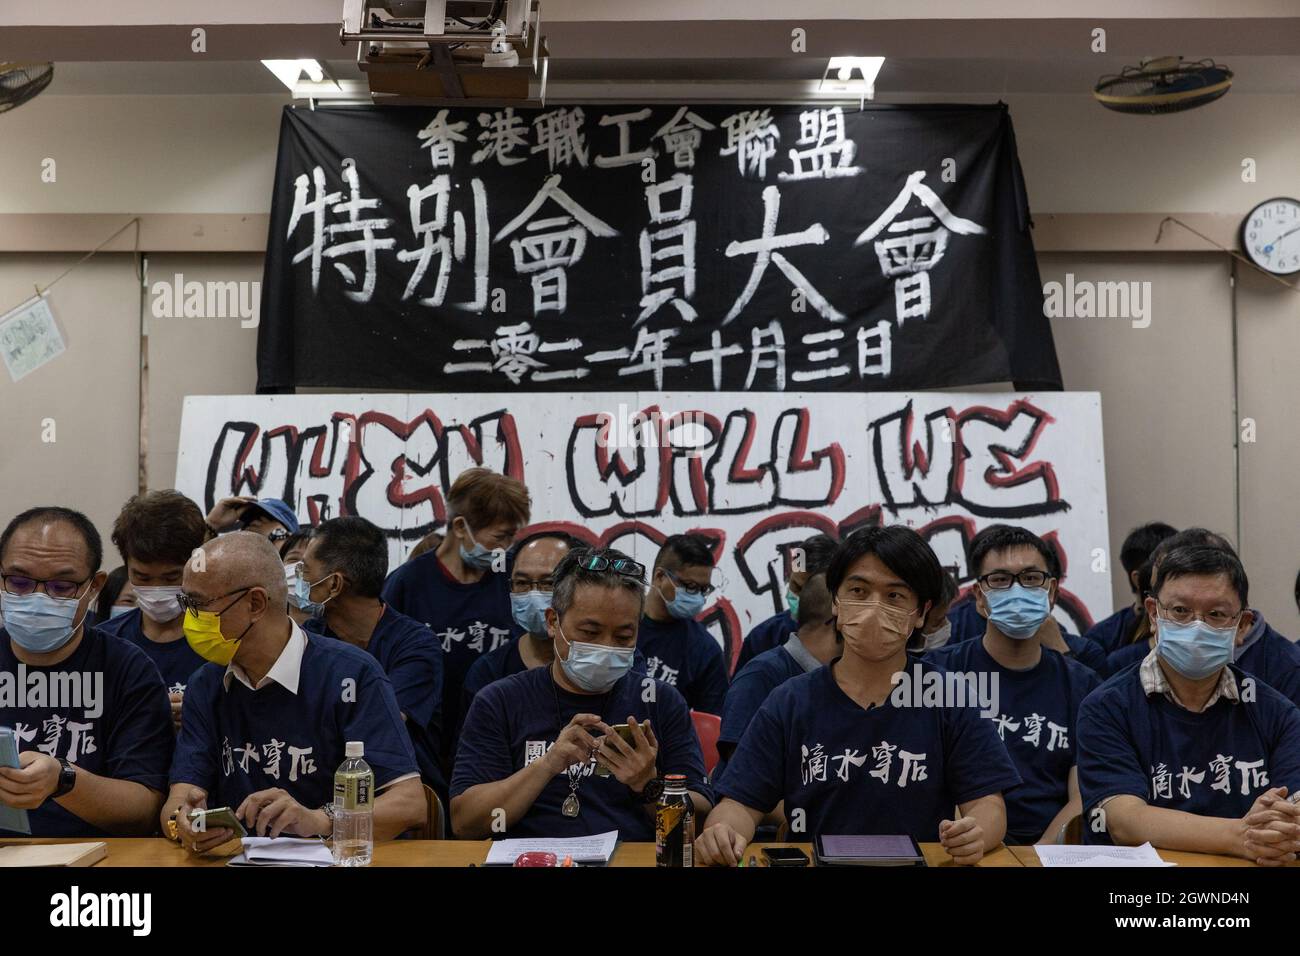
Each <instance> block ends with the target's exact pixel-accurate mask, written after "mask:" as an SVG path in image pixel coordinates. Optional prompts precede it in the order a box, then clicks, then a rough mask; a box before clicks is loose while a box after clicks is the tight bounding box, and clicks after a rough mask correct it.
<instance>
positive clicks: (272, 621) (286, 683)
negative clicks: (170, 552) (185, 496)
mask: <svg viewBox="0 0 1300 956" xmlns="http://www.w3.org/2000/svg"><path fill="white" fill-rule="evenodd" d="M286 599H287V589H286V585H285V580H284V566H283V565H282V564H281V563H280V555H279V553H278V552H277V551H276V549H275V546H274V545H273V544H271V542H270V541H269V540H268V539H267V538H266V537H264V536H262V535H259V534H254V533H253V532H251V531H237V532H232V533H230V534H226V535H222V536H221V537H220V538H217V539H215V540H213V541H209V542H208V543H207V544H205V545H204V546H203V547H202V548H201V549H199V551H197V552H196V553H195V555H194V557H193V558H192V559H191V560H190V562H189V563H188V564H187V565H186V567H185V576H184V580H183V582H182V593H181V597H180V601H181V604H182V606H183V607H184V608H185V615H184V622H183V627H184V629H185V637H186V640H188V641H189V642H190V646H191V647H193V648H194V650H195V651H196V652H197V653H198V654H199V656H201V657H203V658H204V659H205V660H207V661H208V662H209V663H207V664H204V665H203V666H202V667H200V668H199V669H198V671H196V672H195V674H194V676H193V677H192V678H191V680H190V684H189V687H188V688H187V690H186V694H185V713H184V718H183V720H182V723H181V732H180V736H179V737H178V738H177V741H176V755H175V758H174V759H173V761H172V767H171V776H170V782H171V791H170V793H169V794H168V798H167V801H166V803H165V804H164V806H163V810H162V814H161V819H162V821H163V826H164V832H165V833H166V832H168V830H169V828H168V826H167V824H168V823H169V822H170V821H174V822H175V830H176V833H177V839H178V841H179V842H180V843H181V844H182V845H183V846H185V847H186V848H188V849H189V850H190V851H191V852H194V853H205V852H207V851H209V850H212V849H214V848H216V847H217V846H220V845H221V844H222V843H225V842H226V841H228V840H229V839H230V838H231V837H232V836H233V833H232V832H231V831H230V830H227V829H216V830H207V831H205V832H198V831H196V830H195V829H194V828H193V827H192V826H191V825H190V811H191V810H193V809H195V808H200V807H208V808H212V807H222V806H226V807H230V808H231V809H232V810H234V811H235V813H236V815H237V816H238V817H239V819H240V821H241V822H242V823H243V824H244V826H245V828H246V829H247V830H248V831H249V833H250V834H252V835H256V836H272V837H274V836H280V835H285V836H302V837H306V836H322V837H328V836H330V835H331V834H332V832H333V828H334V819H333V814H332V810H333V790H334V771H335V770H336V769H337V768H338V766H339V764H341V763H342V762H343V759H344V754H343V750H344V745H345V744H346V743H347V742H348V741H354V740H358V741H361V742H362V743H363V744H364V745H365V759H366V763H368V764H369V765H370V766H371V768H372V769H373V770H374V773H375V789H376V794H377V796H376V798H375V803H374V813H375V816H374V835H375V840H376V841H379V840H390V839H393V838H394V837H396V836H398V835H399V834H401V833H402V832H404V831H405V830H408V829H410V828H411V827H413V826H415V825H417V824H419V823H420V822H421V821H422V820H423V819H424V793H423V790H422V788H421V785H420V778H419V773H418V771H417V769H416V765H415V755H414V753H412V751H411V743H410V740H409V738H408V737H407V735H406V731H405V729H404V728H403V726H402V715H401V712H400V711H399V710H398V707H397V699H396V698H395V697H394V695H393V689H392V686H391V685H390V684H389V682H388V679H387V678H386V677H385V676H384V672H383V669H382V668H381V667H380V666H379V664H378V662H376V661H375V659H374V658H372V657H371V656H370V655H369V654H367V653H365V652H364V651H362V650H359V649H358V648H355V647H352V646H351V645H348V644H345V643H343V642H342V641H335V640H331V639H329V638H325V637H319V636H316V635H311V634H307V633H305V632H304V631H303V630H302V628H300V627H299V626H298V625H297V624H296V623H294V622H293V621H292V620H291V619H290V618H289V615H288V612H287V609H286V606H287V605H286Z"/></svg>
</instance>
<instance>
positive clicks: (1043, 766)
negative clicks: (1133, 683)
mask: <svg viewBox="0 0 1300 956" xmlns="http://www.w3.org/2000/svg"><path fill="white" fill-rule="evenodd" d="M926 657H927V659H930V660H933V661H935V662H937V663H938V664H939V665H940V666H941V667H943V668H944V669H945V670H948V671H958V672H961V673H967V674H979V673H988V674H997V675H998V693H997V699H998V704H997V707H998V713H997V715H996V716H994V717H990V718H988V719H989V720H990V721H991V722H992V724H993V726H994V727H995V728H996V729H997V732H998V737H1000V738H1001V740H1002V743H1003V744H1005V745H1006V748H1007V752H1008V753H1009V754H1010V755H1011V759H1012V760H1013V761H1014V762H1015V765H1016V771H1017V772H1018V773H1019V774H1020V778H1021V780H1022V781H1024V782H1023V783H1021V784H1020V786H1018V787H1016V788H1015V789H1013V790H1010V791H1008V792H1007V793H1005V794H1003V797H1004V798H1005V800H1006V803H1007V837H1006V842H1007V843H1023V844H1029V843H1037V842H1038V840H1039V838H1040V837H1042V836H1043V831H1045V830H1046V829H1047V826H1048V824H1050V823H1051V822H1052V820H1053V818H1055V816H1056V815H1057V814H1058V813H1059V812H1060V811H1061V808H1062V807H1064V806H1065V805H1066V803H1068V802H1069V799H1070V790H1069V780H1070V768H1071V767H1073V766H1074V765H1075V761H1076V752H1075V721H1076V719H1077V718H1078V716H1079V705H1080V704H1081V703H1083V699H1084V698H1085V697H1087V696H1088V694H1090V693H1091V692H1092V691H1093V690H1094V689H1096V687H1097V686H1098V685H1099V684H1100V683H1101V681H1100V680H1098V678H1097V675H1096V674H1094V673H1093V672H1092V671H1091V670H1089V669H1088V668H1087V667H1084V666H1083V665H1082V664H1081V663H1079V662H1078V661H1076V660H1074V659H1073V658H1071V657H1066V656H1065V655H1063V654H1060V653H1058V652H1057V651H1054V650H1051V649H1050V648H1046V647H1044V648H1043V649H1042V656H1041V657H1040V658H1039V660H1038V663H1037V664H1036V665H1035V666H1033V667H1031V668H1029V669H1028V670H1021V671H1017V670H1010V669H1008V668H1005V667H1003V666H1002V665H1001V664H999V663H998V662H997V661H995V660H994V659H993V658H992V656H991V655H990V654H989V652H988V651H987V650H986V649H985V648H984V642H983V641H982V640H980V641H965V642H963V643H961V644H957V645H954V646H952V647H941V648H936V649H935V650H933V651H930V653H929V654H927V655H926ZM1048 839H1049V840H1050V839H1051V836H1050V835H1049V836H1048Z"/></svg>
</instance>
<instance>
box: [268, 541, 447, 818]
mask: <svg viewBox="0 0 1300 956" xmlns="http://www.w3.org/2000/svg"><path fill="white" fill-rule="evenodd" d="M387 573H388V540H387V539H386V538H385V537H384V532H383V531H381V530H380V529H379V528H378V527H377V526H376V525H374V524H372V523H371V522H369V521H367V520H366V519H365V518H360V517H355V516H345V517H342V518H331V519H330V520H328V521H323V522H321V524H320V525H319V526H317V528H316V530H315V532H314V533H313V535H312V537H311V540H310V541H309V542H308V544H307V552H306V554H304V555H303V559H302V561H301V563H300V564H299V566H298V569H297V573H296V574H295V575H294V578H293V584H292V585H291V586H293V587H296V589H297V592H298V598H299V600H298V604H299V606H301V607H304V608H307V609H308V610H310V611H311V612H312V613H313V614H314V615H315V616H314V617H313V618H312V619H311V620H310V621H308V622H307V624H306V625H305V628H306V630H308V631H311V632H313V633H317V634H323V635H325V636H326V637H332V638H335V639H337V640H340V641H345V642H347V643H348V644H351V645H352V646H353V647H359V648H361V649H362V650H363V651H365V652H366V653H368V654H369V655H370V656H371V657H373V658H374V659H375V660H377V661H378V662H379V664H380V666H381V667H383V669H384V673H385V674H387V675H388V679H389V681H390V682H391V683H392V685H393V693H394V694H395V695H396V697H397V705H398V707H400V708H401V710H402V720H403V721H404V722H405V723H406V732H407V733H408V734H409V735H410V738H411V746H412V747H413V748H414V750H415V762H416V763H417V764H418V765H419V767H420V776H421V777H422V778H423V779H424V781H425V782H426V783H427V784H429V786H431V787H433V789H434V790H436V791H438V793H439V794H440V795H445V793H446V790H447V778H446V775H445V774H444V773H443V770H442V766H441V763H440V761H439V757H438V755H439V752H440V749H441V741H442V727H443V719H442V711H443V706H442V663H443V662H442V648H441V647H440V646H439V644H438V642H437V640H436V639H435V638H434V636H433V632H432V631H430V630H429V628H428V627H426V626H425V625H423V624H421V623H420V622H419V621H417V620H415V619H413V618H409V617H407V616H406V615H405V614H399V613H398V612H397V611H395V610H393V608H391V607H389V606H388V605H387V604H385V603H384V602H383V601H382V600H380V597H379V592H380V589H382V588H383V586H384V576H385V575H386V574H387Z"/></svg>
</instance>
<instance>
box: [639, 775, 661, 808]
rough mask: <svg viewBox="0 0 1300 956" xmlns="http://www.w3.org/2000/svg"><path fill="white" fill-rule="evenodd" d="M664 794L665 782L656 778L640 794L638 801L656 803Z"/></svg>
mask: <svg viewBox="0 0 1300 956" xmlns="http://www.w3.org/2000/svg"><path fill="white" fill-rule="evenodd" d="M663 793H664V781H663V778H662V777H655V778H654V779H653V780H651V781H650V782H649V783H647V784H646V785H645V789H644V790H642V791H641V792H640V793H638V794H637V795H636V796H637V800H639V801H640V802H641V803H654V802H655V801H657V800H658V799H659V798H660V797H662V796H663Z"/></svg>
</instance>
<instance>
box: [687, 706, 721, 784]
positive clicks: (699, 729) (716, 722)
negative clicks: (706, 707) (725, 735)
mask: <svg viewBox="0 0 1300 956" xmlns="http://www.w3.org/2000/svg"><path fill="white" fill-rule="evenodd" d="M691 722H692V723H693V724H695V736H696V737H697V738H699V741H700V750H701V751H702V752H703V753H704V772H705V773H713V768H714V767H716V766H717V765H718V735H719V734H720V733H722V718H721V717H719V716H718V715H717V714H706V713H704V711H702V710H693V711H691Z"/></svg>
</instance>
